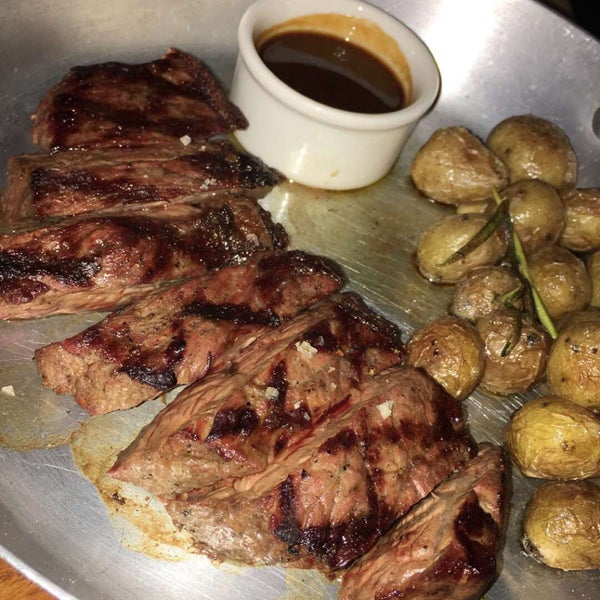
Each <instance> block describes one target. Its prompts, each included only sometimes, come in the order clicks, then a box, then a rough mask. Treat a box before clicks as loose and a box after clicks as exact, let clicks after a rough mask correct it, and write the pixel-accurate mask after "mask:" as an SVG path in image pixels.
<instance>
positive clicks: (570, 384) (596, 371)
mask: <svg viewBox="0 0 600 600" xmlns="http://www.w3.org/2000/svg"><path fill="white" fill-rule="evenodd" d="M547 378H548V384H549V386H550V390H551V392H552V393H553V394H556V395H558V396H561V397H563V398H566V399H567V400H570V401H571V402H575V403H576V404H580V405H581V406H585V407H586V408H589V409H591V410H594V411H600V311H598V310H593V309H590V310H587V311H583V312H580V313H577V314H575V315H573V316H572V317H570V318H569V319H568V321H567V323H566V324H565V325H564V327H563V328H562V329H561V331H560V334H559V336H558V338H557V339H556V341H555V342H554V344H553V345H552V350H551V351H550V355H549V357H548V368H547Z"/></svg>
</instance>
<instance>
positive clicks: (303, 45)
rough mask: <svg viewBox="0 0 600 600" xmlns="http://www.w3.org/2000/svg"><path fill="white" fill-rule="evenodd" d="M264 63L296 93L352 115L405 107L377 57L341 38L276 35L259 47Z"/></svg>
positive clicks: (395, 81)
mask: <svg viewBox="0 0 600 600" xmlns="http://www.w3.org/2000/svg"><path fill="white" fill-rule="evenodd" d="M258 52H259V55H260V57H261V58H262V60H263V62H264V63H265V65H267V67H269V69H270V70H271V71H272V72H273V73H274V74H275V75H276V76H277V77H278V78H279V79H281V80H282V81H283V82H284V83H286V84H287V85H289V86H290V87H292V88H293V89H295V90H296V91H297V92H300V93H301V94H303V95H305V96H307V97H309V98H311V99H312V100H316V101H317V102H320V103H321V104H326V105H328V106H331V107H333V108H339V109H342V110H347V111H350V112H357V113H369V114H378V113H387V112H393V111H395V110H399V109H401V108H403V107H404V106H405V103H406V95H405V93H404V90H403V88H402V85H401V83H400V82H399V81H398V79H397V78H396V77H395V75H394V74H393V73H392V71H391V70H390V69H389V68H388V67H387V66H386V65H385V64H383V63H382V62H381V61H380V60H379V59H378V58H377V57H376V56H374V55H373V54H371V53H370V52H368V51H367V50H364V49H363V48H361V47H359V46H357V45H355V44H352V43H349V42H346V41H344V40H342V39H340V38H336V37H333V36H329V35H325V34H322V33H312V32H292V33H281V34H279V35H275V36H273V37H271V38H269V39H267V40H266V41H265V42H264V43H263V44H261V45H260V47H259V48H258Z"/></svg>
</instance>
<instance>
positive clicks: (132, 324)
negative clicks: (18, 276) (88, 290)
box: [35, 251, 343, 414]
mask: <svg viewBox="0 0 600 600" xmlns="http://www.w3.org/2000/svg"><path fill="white" fill-rule="evenodd" d="M342 283H343V276H342V274H341V272H340V270H339V267H338V266H337V265H336V264H335V263H333V262H332V261H330V260H328V259H325V258H323V257H319V256H313V255H310V254H306V253H304V252H300V251H290V252H281V253H275V254H268V255H266V256H259V257H257V258H254V259H249V260H247V261H246V262H244V263H242V264H241V265H236V266H232V267H225V268H223V269H221V270H219V271H216V272H210V273H207V274H206V275H204V276H201V277H195V278H193V279H190V280H189V281H187V282H184V283H182V284H176V285H174V286H171V287H170V288H168V289H166V290H160V291H158V292H155V293H153V294H150V295H149V296H147V297H145V298H142V299H140V300H138V301H137V302H135V303H134V304H132V305H131V306H129V307H127V308H125V309H123V310H122V311H120V312H117V313H111V314H110V315H109V316H107V317H106V318H105V319H104V320H102V321H101V322H100V323H97V324H96V325H93V326H91V327H89V328H88V329H86V330H84V331H82V332H81V333H78V334H77V335H75V336H73V337H71V338H68V339H66V340H64V341H62V342H56V343H54V344H50V345H49V346H45V347H44V348H40V349H39V350H37V351H36V353H35V360H36V362H37V364H38V368H39V370H40V373H41V375H42V381H43V382H44V384H45V385H47V386H48V387H51V388H53V389H54V390H55V391H56V392H59V393H67V394H72V395H73V396H75V400H77V402H78V403H79V404H80V405H81V406H83V407H84V408H85V409H86V410H88V411H89V412H90V413H95V414H98V413H107V412H110V411H113V410H118V409H124V408H131V407H132V406H136V405H137V404H140V403H141V402H143V401H144V400H148V399H150V398H154V397H156V396H158V395H159V394H160V393H161V392H164V391H167V390H169V389H171V388H173V387H175V386H176V385H182V384H187V383H191V382H193V381H195V380H197V379H199V378H201V377H204V376H205V375H206V374H207V373H208V372H209V369H215V368H219V366H220V365H222V364H224V363H225V362H226V357H227V356H229V355H231V354H235V353H236V352H237V351H238V350H239V349H240V347H244V346H246V345H247V344H248V343H250V342H251V340H252V339H254V338H256V337H258V336H259V335H260V334H261V333H264V332H265V331H266V330H267V329H268V328H270V327H274V326H278V325H279V324H280V323H281V320H282V319H289V318H291V317H293V316H295V315H296V314H297V313H298V312H300V311H302V310H303V309H305V308H307V307H308V306H310V305H311V304H313V303H315V302H316V301H318V300H320V299H321V298H324V297H325V296H327V295H328V294H331V293H333V292H335V291H336V290H338V289H339V287H340V286H341V285H342Z"/></svg>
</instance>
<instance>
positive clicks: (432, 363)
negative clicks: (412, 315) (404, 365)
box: [406, 316, 483, 400]
mask: <svg viewBox="0 0 600 600" xmlns="http://www.w3.org/2000/svg"><path fill="white" fill-rule="evenodd" d="M406 351H407V357H406V360H407V362H408V364H410V365H412V366H414V367H420V368H422V369H425V371H427V372H428V373H429V375H431V377H433V379H435V380H436V381H437V382H438V383H439V384H440V385H441V386H442V387H443V388H444V389H445V390H446V391H447V392H448V393H449V394H450V395H451V396H453V397H454V398H457V399H459V400H463V399H464V398H466V397H467V396H468V395H469V394H470V393H471V392H472V391H473V390H474V389H475V388H476V387H477V384H478V383H479V380H480V379H481V374H482V373H483V344H482V342H481V338H480V337H479V334H478V333H477V330H476V329H475V327H473V325H471V324H470V323H469V322H468V321H465V320H464V319H459V318H457V317H452V316H444V317H440V318H439V319H436V320H435V321H432V322H431V323H429V324H428V325H426V326H425V327H423V328H421V329H419V330H417V331H416V332H415V333H414V334H413V335H412V336H411V338H410V339H409V340H408V342H407V344H406Z"/></svg>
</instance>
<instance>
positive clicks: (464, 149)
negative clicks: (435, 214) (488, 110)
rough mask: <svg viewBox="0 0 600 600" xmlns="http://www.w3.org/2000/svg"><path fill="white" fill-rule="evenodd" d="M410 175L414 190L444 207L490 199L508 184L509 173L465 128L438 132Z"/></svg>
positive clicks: (423, 150) (416, 156)
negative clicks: (495, 192) (494, 190)
mask: <svg viewBox="0 0 600 600" xmlns="http://www.w3.org/2000/svg"><path fill="white" fill-rule="evenodd" d="M410 175H411V177H412V180H413V183H414V185H415V187H416V188H417V189H418V190H419V191H420V192H421V193H422V194H424V195H425V196H427V197H428V198H432V199H433V200H437V201H438V202H442V203H444V204H461V203H464V202H472V201H477V200H483V199H485V198H489V197H490V196H491V194H492V188H493V187H495V188H496V189H502V188H504V187H505V186H506V185H507V184H508V169H507V167H506V166H505V165H504V163H503V162H502V161H501V160H499V159H498V157H497V156H495V155H494V154H493V153H492V152H491V151H490V150H489V149H488V148H487V147H486V146H485V144H484V143H483V142H482V141H481V140H480V139H479V138H478V137H477V136H475V135H473V134H472V133H471V132H470V131H468V130H467V129H465V128H464V127H446V128H444V129H438V130H437V131H435V132H434V133H433V135H432V136H431V137H430V138H429V140H427V142H425V144H424V145H423V146H422V147H421V149H420V150H419V151H418V152H417V154H416V155H415V158H414V160H413V163H412V166H411V169H410Z"/></svg>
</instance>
